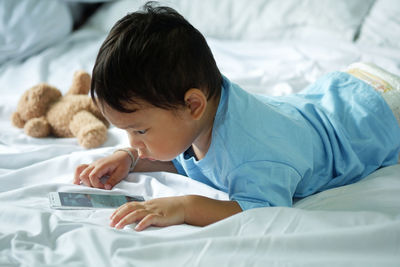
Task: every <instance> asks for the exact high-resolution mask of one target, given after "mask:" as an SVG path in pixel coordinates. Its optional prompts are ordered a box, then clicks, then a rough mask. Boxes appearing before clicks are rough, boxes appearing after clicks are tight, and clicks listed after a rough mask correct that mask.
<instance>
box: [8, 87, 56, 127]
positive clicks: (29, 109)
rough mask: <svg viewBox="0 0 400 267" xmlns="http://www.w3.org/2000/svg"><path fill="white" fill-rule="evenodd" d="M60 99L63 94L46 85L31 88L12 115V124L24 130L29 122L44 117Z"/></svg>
mask: <svg viewBox="0 0 400 267" xmlns="http://www.w3.org/2000/svg"><path fill="white" fill-rule="evenodd" d="M60 97H61V92H60V91H59V90H58V89H57V88H55V87H52V86H50V85H48V84H46V83H40V84H38V85H36V86H34V87H32V88H30V89H29V90H27V91H26V92H25V93H24V94H23V95H22V97H21V98H20V100H19V102H18V105H17V110H16V112H14V113H13V115H12V123H13V124H14V125H15V126H16V127H18V128H23V127H24V125H25V123H26V122H27V121H28V120H30V119H33V118H39V117H42V116H44V115H45V114H46V112H47V110H48V108H49V106H50V104H51V103H53V102H55V101H57V100H58V99H59V98H60Z"/></svg>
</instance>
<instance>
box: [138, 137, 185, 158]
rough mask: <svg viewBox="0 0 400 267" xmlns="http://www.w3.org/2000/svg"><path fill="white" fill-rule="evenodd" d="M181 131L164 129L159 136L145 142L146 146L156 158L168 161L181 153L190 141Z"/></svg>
mask: <svg viewBox="0 0 400 267" xmlns="http://www.w3.org/2000/svg"><path fill="white" fill-rule="evenodd" d="M182 133H183V132H182V131H175V130H169V131H164V132H163V134H162V135H160V136H159V138H152V139H151V140H148V142H146V148H147V150H148V152H149V153H151V154H152V156H154V157H155V158H157V159H158V160H163V161H169V160H172V159H174V158H176V157H177V156H178V155H179V154H181V153H183V152H184V151H185V150H186V149H187V148H188V147H190V145H191V142H190V139H189V140H188V138H187V136H186V135H185V134H182Z"/></svg>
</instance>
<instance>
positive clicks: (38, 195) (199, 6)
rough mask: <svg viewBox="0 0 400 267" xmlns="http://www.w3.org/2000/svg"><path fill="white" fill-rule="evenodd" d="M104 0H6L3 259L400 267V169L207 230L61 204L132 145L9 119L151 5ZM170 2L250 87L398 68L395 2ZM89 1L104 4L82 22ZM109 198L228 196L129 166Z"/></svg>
mask: <svg viewBox="0 0 400 267" xmlns="http://www.w3.org/2000/svg"><path fill="white" fill-rule="evenodd" d="M88 2H91V3H88ZM94 2H97V1H93V0H92V1H85V3H82V2H79V1H54V0H50V1H45V0H41V1H35V0H24V1H3V2H0V21H1V22H0V26H1V27H0V34H1V35H0V36H1V38H0V128H1V131H0V266H118V267H122V266H169V265H170V266H270V265H272V266H400V165H399V164H397V165H394V166H389V167H385V168H381V169H379V170H377V171H376V172H374V173H373V174H371V175H370V176H368V177H367V178H365V179H363V180H362V181H360V182H358V183H355V184H351V185H347V186H343V187H339V188H335V189H331V190H328V191H324V192H321V193H318V194H315V195H312V196H309V197H307V198H304V199H298V200H296V201H295V204H294V206H293V207H292V208H287V207H272V208H258V209H253V210H248V211H246V212H242V213H240V214H237V215H234V216H232V217H229V218H227V219H225V220H222V221H219V222H217V223H214V224H212V225H209V226H207V227H195V226H191V225H185V224H184V225H176V226H170V227H165V228H158V227H150V228H148V229H147V230H145V231H143V232H136V231H134V230H133V227H134V225H129V226H127V227H125V228H124V229H122V230H116V229H113V228H111V227H109V226H108V225H109V216H110V214H111V213H112V210H110V209H97V210H78V211H77V210H75V211H73V210H67V211H60V210H53V209H51V208H50V207H49V202H48V197H47V194H48V193H49V192H52V191H68V192H87V193H102V190H100V189H94V188H88V187H86V186H77V185H73V184H72V178H73V173H74V169H75V167H76V166H77V165H78V164H81V163H88V162H91V161H93V160H95V159H98V158H100V157H103V156H105V155H108V154H110V153H112V151H114V150H115V149H116V148H119V147H125V146H128V140H127V137H126V135H125V133H124V132H123V131H122V130H119V129H117V128H115V127H112V126H111V127H110V129H109V130H108V139H107V141H106V143H105V144H104V145H102V146H101V147H99V148H95V149H84V148H82V147H80V146H79V145H78V143H77V141H76V139H74V138H52V137H49V138H40V139H39V138H32V137H28V136H26V135H25V134H24V133H23V131H22V130H21V129H18V128H15V127H13V126H12V125H11V122H10V116H11V114H12V112H13V111H14V110H15V108H16V105H17V102H18V99H19V97H20V96H21V94H22V93H23V92H24V91H25V90H26V89H28V88H29V87H31V86H33V85H35V84H37V83H39V82H48V83H50V84H52V85H54V86H56V87H58V88H59V89H60V90H61V91H62V92H66V91H67V90H68V87H69V86H70V83H71V79H72V75H73V73H74V71H76V70H80V69H83V70H86V71H88V72H91V69H92V67H93V64H94V60H95V56H96V53H97V50H98V49H99V47H100V45H101V43H102V41H103V40H104V38H105V36H106V34H107V31H108V30H109V29H110V27H111V26H112V25H113V23H114V22H115V21H116V20H117V19H119V18H121V17H122V16H123V15H125V14H126V13H127V12H131V11H134V10H136V9H137V8H138V7H139V6H140V5H141V4H143V1H107V3H102V4H101V5H99V4H98V3H94ZM167 4H168V5H171V6H173V7H175V8H176V9H178V10H179V11H180V12H181V13H182V14H183V15H184V16H185V17H186V18H188V19H189V21H191V22H192V23H193V24H194V25H195V26H196V27H198V28H199V29H200V30H201V31H202V32H203V33H204V34H205V36H206V38H207V41H208V43H209V45H210V47H211V49H212V51H213V53H214V55H215V58H216V61H217V64H218V66H219V67H220V69H221V71H222V73H223V74H224V75H226V76H227V77H229V78H230V79H231V80H233V81H234V82H236V83H238V84H240V85H241V86H242V87H243V88H244V89H246V90H248V91H250V92H254V93H261V94H268V95H276V96H278V95H285V94H292V93H296V92H299V91H300V90H301V89H303V88H304V87H305V86H307V85H308V84H310V83H312V82H313V81H315V79H316V78H318V77H319V76H320V75H322V74H324V73H326V72H329V71H333V70H340V69H343V68H345V67H346V66H347V65H348V64H350V63H352V62H355V61H368V62H374V63H376V64H378V65H380V66H382V67H384V68H386V69H387V70H389V71H391V72H393V73H395V74H397V75H400V20H399V18H400V2H398V1H396V0H376V1H374V0H368V1H366V0H353V1H345V0H340V1H339V0H337V1H333V0H332V1H329V0H323V1H318V0H304V1H293V0H291V1H289V0H288V1H268V0H254V1H251V2H250V1H240V0H238V1H234V0H221V1H212V0H203V1H201V0H193V1H184V0H181V1H179V0H174V1H168V2H167ZM90 5H96V7H98V8H97V9H96V10H95V11H94V14H93V15H91V16H90V17H89V18H87V19H85V23H84V24H83V25H81V26H80V27H78V28H77V27H76V26H75V27H74V22H75V23H76V21H77V18H80V19H81V17H80V16H82V14H84V13H85V12H82V10H83V9H82V8H83V7H87V6H90ZM205 14H206V15H205ZM204 17H206V18H207V19H204ZM75 25H76V24H75ZM366 145H367V144H366ZM111 193H113V194H127V195H132V194H141V195H144V196H146V197H150V198H153V197H161V196H175V195H184V194H199V195H204V196H208V197H211V198H216V199H228V195H227V194H226V193H224V192H221V191H219V190H217V189H215V188H212V187H209V186H207V185H204V184H201V183H199V182H197V181H194V180H192V179H190V178H187V177H183V176H180V175H177V174H171V173H165V172H156V173H131V174H129V176H128V177H127V178H126V179H125V180H123V181H122V182H121V183H119V184H118V185H117V186H116V187H115V188H114V189H113V190H112V191H111Z"/></svg>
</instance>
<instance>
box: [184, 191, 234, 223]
mask: <svg viewBox="0 0 400 267" xmlns="http://www.w3.org/2000/svg"><path fill="white" fill-rule="evenodd" d="M183 205H184V210H185V223H187V224H191V225H196V226H206V225H209V224H212V223H214V222H217V221H220V220H222V219H225V218H227V217H229V216H232V215H234V214H236V213H239V212H241V211H242V209H241V208H240V206H239V204H238V203H237V202H236V201H224V200H216V199H211V198H207V197H203V196H197V195H187V196H183Z"/></svg>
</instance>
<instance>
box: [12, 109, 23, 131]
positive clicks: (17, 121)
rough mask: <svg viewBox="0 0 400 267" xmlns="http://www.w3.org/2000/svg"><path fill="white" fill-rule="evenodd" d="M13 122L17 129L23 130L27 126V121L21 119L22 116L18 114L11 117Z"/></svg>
mask: <svg viewBox="0 0 400 267" xmlns="http://www.w3.org/2000/svg"><path fill="white" fill-rule="evenodd" d="M11 122H12V124H13V125H14V126H15V127H18V128H23V127H24V125H25V121H24V120H23V119H22V118H21V115H20V114H19V113H18V112H14V113H13V114H12V115H11Z"/></svg>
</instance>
